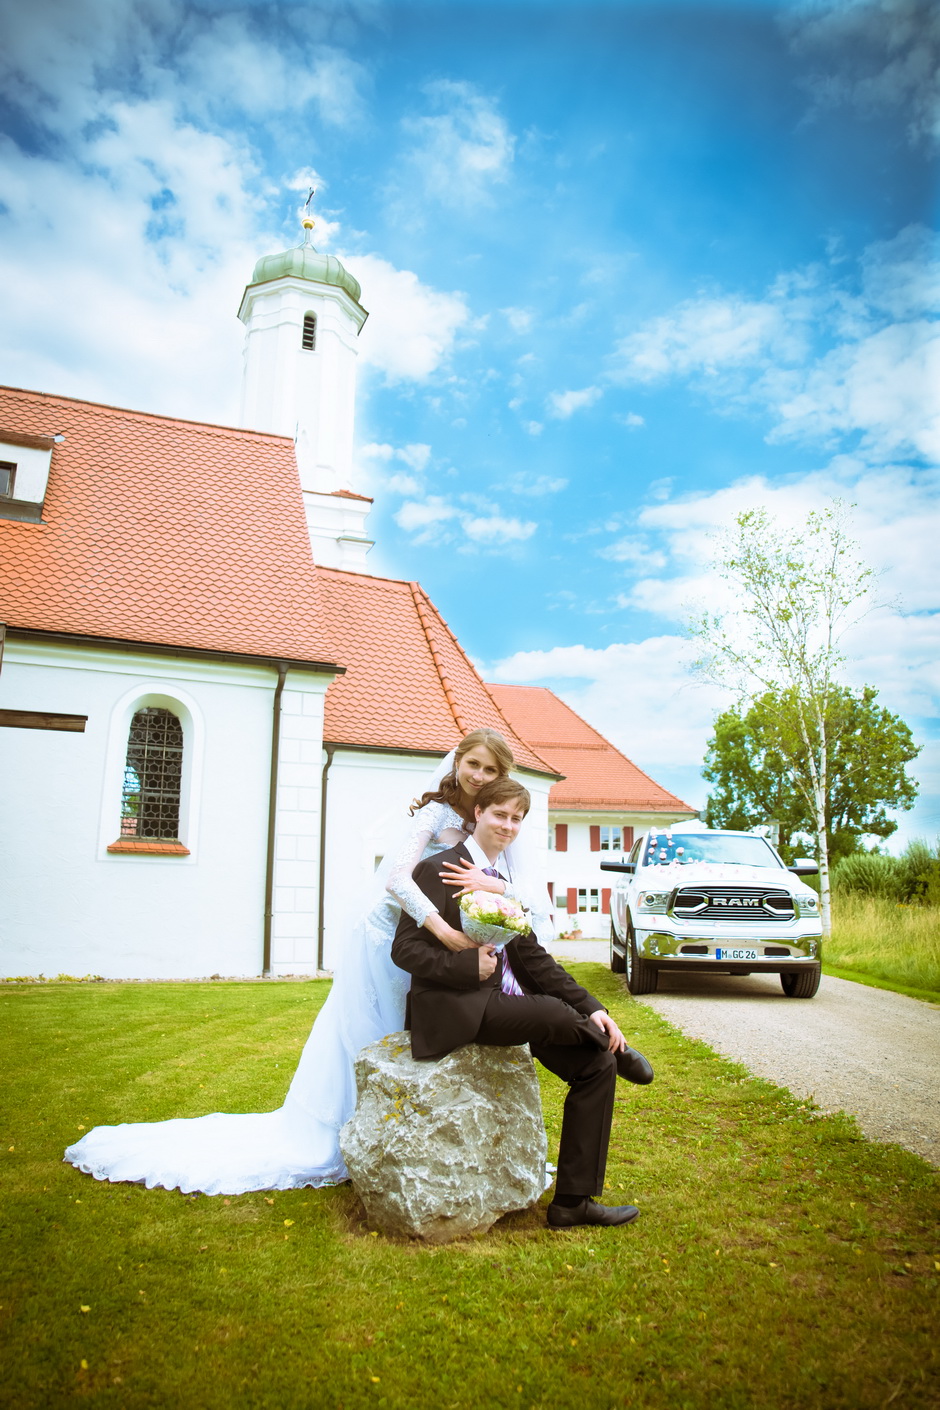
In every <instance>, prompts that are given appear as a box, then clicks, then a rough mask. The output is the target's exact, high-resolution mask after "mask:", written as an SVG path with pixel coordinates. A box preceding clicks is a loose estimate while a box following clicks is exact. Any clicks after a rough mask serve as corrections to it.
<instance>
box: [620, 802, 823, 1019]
mask: <svg viewBox="0 0 940 1410" xmlns="http://www.w3.org/2000/svg"><path fill="white" fill-rule="evenodd" d="M601 871H612V872H620V873H621V876H620V879H619V881H618V882H617V884H616V886H615V887H614V888H613V893H612V896H611V904H610V915H611V925H610V967H611V969H612V970H613V971H614V973H616V974H623V973H626V976H627V988H628V989H629V990H630V993H631V994H649V993H652V991H653V990H654V989H655V988H656V985H657V983H658V980H659V973H660V971H661V970H673V971H675V970H682V971H693V972H694V971H699V972H707V973H711V974H715V973H723V974H750V973H752V972H754V973H764V974H767V973H770V974H779V975H780V983H781V985H782V986H783V992H784V994H786V995H787V996H788V997H789V998H791V999H811V998H812V997H813V995H814V994H815V993H816V990H817V989H818V988H819V975H820V959H821V955H822V934H821V928H820V921H819V898H818V896H817V895H816V893H815V891H813V889H812V887H810V886H807V885H806V883H805V882H803V881H800V880H799V878H800V877H801V876H814V875H815V874H816V872H817V866H816V863H815V862H814V861H810V860H808V859H802V860H799V861H797V862H796V863H795V864H794V865H793V866H791V867H788V866H787V865H786V864H785V863H784V862H783V861H782V860H781V859H780V857H779V856H778V855H777V853H776V852H775V851H774V849H773V847H772V846H771V845H770V843H769V842H768V841H766V839H765V838H763V837H757V836H755V835H754V834H753V833H750V832H672V831H670V830H668V829H665V828H664V829H661V830H659V831H655V830H651V831H650V832H649V833H647V834H646V836H645V837H641V838H639V839H638V841H637V842H635V843H634V845H633V849H632V851H631V852H630V856H629V859H626V860H624V861H620V862H614V861H609V862H601Z"/></svg>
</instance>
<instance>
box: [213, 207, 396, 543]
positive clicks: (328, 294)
mask: <svg viewBox="0 0 940 1410" xmlns="http://www.w3.org/2000/svg"><path fill="white" fill-rule="evenodd" d="M312 195H313V193H312V192H311V196H310V197H308V198H307V203H306V205H305V206H304V212H303V216H302V222H301V223H302V225H303V229H304V238H303V241H302V242H301V244H299V245H295V246H294V247H293V248H292V249H289V250H282V251H281V252H280V253H279V254H273V255H265V256H263V258H261V259H259V260H258V263H257V264H256V265H255V269H254V273H253V275H252V279H251V283H250V284H249V285H248V287H247V288H246V289H245V292H244V295H243V296H242V301H241V307H240V308H239V310H238V316H239V318H240V319H241V321H242V322H243V323H244V324H245V327H246V329H247V333H246V336H245V367H244V379H243V383H242V406H241V425H242V426H245V427H249V428H251V429H252V430H256V431H273V432H275V433H277V434H278V435H282V436H292V437H293V439H294V444H295V447H296V452H297V468H298V471H299V473H300V485H301V489H302V491H303V497H304V506H305V509H306V513H307V525H308V528H309V530H310V540H311V544H312V546H313V553H314V558H315V560H316V561H317V562H319V563H322V564H325V565H326V566H328V567H337V568H358V569H359V570H360V571H361V570H362V569H363V567H364V566H365V556H366V554H367V553H368V551H369V549H370V548H371V547H372V540H371V539H370V538H368V537H367V535H366V533H365V519H366V517H367V515H368V513H369V509H370V507H371V503H372V502H371V500H369V499H367V498H365V497H364V496H362V495H359V494H357V493H356V486H355V485H354V483H353V427H354V424H355V415H356V359H357V357H358V352H359V348H358V342H357V340H358V337H359V333H360V332H361V330H362V327H363V324H364V323H365V321H366V319H367V318H368V316H369V315H368V313H367V312H366V310H365V309H364V308H363V307H362V305H361V303H360V302H359V299H360V295H361V290H360V287H359V284H358V282H357V280H355V279H354V278H353V276H352V275H351V274H350V273H349V271H348V270H347V269H346V268H345V267H344V265H343V264H342V262H341V261H340V260H338V259H337V258H336V256H335V255H324V254H320V253H319V252H318V251H317V250H316V249H315V247H314V245H313V243H312V231H313V227H314V219H313V216H312V215H311V214H310V209H309V207H310V199H311V197H312Z"/></svg>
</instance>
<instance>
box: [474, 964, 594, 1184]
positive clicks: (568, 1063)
mask: <svg viewBox="0 0 940 1410" xmlns="http://www.w3.org/2000/svg"><path fill="white" fill-rule="evenodd" d="M474 1041H475V1042H477V1043H482V1044H484V1045H485V1046H489V1047H503V1046H509V1045H513V1044H517V1043H528V1044H529V1045H530V1047H531V1049H532V1056H533V1057H534V1058H536V1059H537V1060H538V1061H539V1062H540V1063H542V1065H543V1066H544V1067H547V1068H548V1070H549V1072H554V1074H555V1076H556V1077H560V1078H561V1080H562V1081H563V1082H567V1084H568V1095H567V1096H566V1098H565V1107H564V1116H563V1118H562V1126H561V1140H560V1142H559V1148H558V1173H557V1175H556V1177H555V1190H556V1192H557V1193H558V1194H560V1195H600V1194H602V1193H603V1189H604V1172H605V1169H606V1167H607V1147H608V1145H609V1143H610V1124H611V1120H612V1117H613V1112H614V1095H615V1092H616V1086H617V1061H616V1058H615V1057H614V1055H613V1053H611V1052H609V1051H608V1049H607V1036H606V1034H604V1033H602V1032H601V1030H600V1029H599V1028H598V1027H597V1025H596V1024H594V1023H592V1022H591V1021H590V1019H588V1018H585V1017H584V1016H583V1015H582V1014H579V1013H578V1012H577V1010H576V1009H573V1008H572V1007H571V1006H570V1004H566V1003H564V1002H563V1001H562V1000H561V999H555V998H552V997H550V996H549V995H545V994H530V995H526V996H525V997H524V998H513V997H511V996H509V995H507V994H503V993H501V992H500V990H498V989H494V990H493V991H492V992H491V994H490V997H489V999H488V1001H487V1005H486V1011H485V1013H484V1015H483V1022H482V1024H481V1025H480V1030H479V1032H478V1033H477V1035H476V1039H475V1040H474Z"/></svg>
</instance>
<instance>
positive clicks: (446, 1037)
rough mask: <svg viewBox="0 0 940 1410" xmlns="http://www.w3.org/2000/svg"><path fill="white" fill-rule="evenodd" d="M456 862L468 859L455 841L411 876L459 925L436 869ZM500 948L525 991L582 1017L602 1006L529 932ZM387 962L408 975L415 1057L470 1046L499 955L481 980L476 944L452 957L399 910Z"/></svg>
mask: <svg viewBox="0 0 940 1410" xmlns="http://www.w3.org/2000/svg"><path fill="white" fill-rule="evenodd" d="M461 860H465V861H471V860H472V858H471V856H470V853H469V852H468V851H467V849H466V847H464V846H463V844H462V843H458V845H457V846H456V847H450V848H448V850H447V851H446V852H439V853H438V854H437V856H436V857H428V858H427V860H426V861H423V862H420V863H419V864H418V866H417V867H416V869H415V873H414V879H415V881H416V882H417V884H418V886H420V887H421V890H422V891H423V892H424V894H425V896H427V897H428V899H429V900H430V901H433V902H434V904H435V906H436V907H437V909H438V910H439V911H440V913H441V915H442V916H443V917H444V919H445V920H446V921H447V923H448V924H449V925H452V926H453V928H454V929H455V930H460V929H461V924H460V915H461V911H460V907H459V905H458V904H457V901H456V899H455V897H454V888H453V887H451V886H445V885H444V883H443V881H442V880H441V878H440V870H441V867H442V866H443V864H444V863H445V862H457V861H461ZM506 952H507V954H508V955H509V963H510V964H511V965H512V972H513V974H514V975H515V976H516V978H517V979H518V981H519V984H520V985H521V987H522V990H523V992H524V993H526V994H550V995H552V996H553V997H554V998H556V999H563V1000H564V1001H565V1003H567V1004H570V1005H571V1007H572V1008H574V1009H577V1011H578V1013H582V1014H584V1015H585V1016H587V1015H590V1014H592V1013H595V1012H596V1011H597V1010H598V1009H603V1007H604V1005H603V1004H602V1003H600V1002H599V1001H598V1000H597V999H595V998H594V996H593V995H592V994H589V993H588V991H587V990H586V989H582V987H581V985H580V984H576V983H575V981H574V980H573V979H572V978H571V975H570V974H568V973H567V972H566V971H565V970H563V969H562V967H561V965H558V964H556V963H555V961H554V960H553V959H552V957H551V955H550V954H549V953H548V951H547V950H543V949H542V946H541V945H540V944H539V943H538V941H537V940H536V939H535V937H534V936H532V935H522V936H520V937H519V938H518V939H516V940H511V941H510V942H509V944H508V945H507V946H506ZM392 959H393V960H394V961H395V963H396V964H397V965H398V967H399V969H404V970H407V971H408V973H409V974H410V975H411V976H412V979H411V993H410V995H409V996H408V1006H407V1010H406V1015H405V1024H406V1026H407V1027H409V1028H410V1029H411V1051H412V1053H413V1055H414V1056H415V1057H416V1058H429V1057H443V1056H444V1055H445V1054H446V1053H450V1052H453V1050H454V1048H460V1047H462V1046H463V1045H464V1044H465V1043H472V1042H473V1040H474V1038H475V1037H476V1035H477V1033H478V1032H479V1029H480V1024H481V1023H482V1021H483V1012H484V1010H485V1008H486V1004H487V1000H488V999H489V997H490V994H491V992H492V991H493V990H494V989H496V988H498V987H499V983H500V978H501V975H502V959H501V958H500V959H499V960H498V962H497V965H496V970H495V973H493V974H492V975H491V976H490V977H489V979H483V980H481V979H480V968H479V960H478V951H477V949H476V947H474V948H473V949H472V950H460V951H459V952H458V953H457V954H454V952H453V951H452V950H448V948H447V946H446V945H442V944H441V942H440V940H437V939H435V937H434V936H433V935H432V934H431V932H430V931H429V930H425V928H424V926H423V925H418V924H417V923H416V922H415V921H414V920H412V918H411V916H410V915H408V914H407V912H404V911H403V912H402V917H401V920H400V921H399V923H398V929H397V931H396V932H395V939H394V940H393V941H392Z"/></svg>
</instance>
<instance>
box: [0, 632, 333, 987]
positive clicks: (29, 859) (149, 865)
mask: <svg viewBox="0 0 940 1410" xmlns="http://www.w3.org/2000/svg"><path fill="white" fill-rule="evenodd" d="M328 680H329V678H328V677H325V676H324V677H320V676H316V675H313V674H312V673H311V674H309V675H307V674H304V675H302V676H301V675H300V673H293V672H292V673H291V675H290V676H289V677H288V688H287V689H286V690H285V692H284V696H283V704H284V721H285V723H284V728H283V731H282V737H284V738H285V742H288V741H291V740H292V735H293V734H294V733H296V731H294V730H293V729H292V726H291V724H290V721H291V720H292V719H293V718H294V717H295V716H296V718H298V719H300V720H304V721H306V722H307V724H306V732H307V738H306V741H305V742H306V743H307V744H308V745H309V746H311V748H312V751H313V763H312V766H311V767H312V774H313V775H314V776H315V777H316V782H317V784H318V781H319V755H320V748H321V740H322V697H323V694H324V692H325V689H326V686H327V684H328ZM275 684H276V672H275V671H274V670H273V669H271V668H266V667H262V666H252V665H240V664H235V663H233V664H226V663H215V662H210V661H198V662H197V661H186V660H183V659H181V658H171V657H159V656H156V655H149V654H148V655H144V654H140V655H133V654H130V653H122V652H117V651H105V650H101V651H95V650H89V649H86V648H82V647H72V646H51V645H49V646H36V645H33V644H24V643H20V642H9V641H8V643H7V647H6V651H5V655H4V661H3V670H2V675H0V699H2V703H3V705H4V707H5V708H8V709H24V710H43V711H59V712H65V713H70V714H82V715H87V716H88V723H87V726H86V729H85V732H84V733H83V734H77V733H75V734H73V733H60V732H55V731H47V730H24V729H9V728H6V729H0V779H2V801H0V857H2V865H3V872H4V883H3V886H2V889H0V969H2V973H3V974H4V975H35V974H40V973H42V974H46V975H55V974H59V973H66V974H76V975H84V974H100V975H103V976H105V977H107V978H187V977H198V976H204V975H211V974H214V973H219V974H224V975H254V974H258V973H260V970H261V963H262V936H263V911H264V869H265V852H266V839H267V819H268V796H269V780H270V757H271V755H270V749H271V722H272V702H273V694H274V687H275ZM298 701H299V709H298ZM311 701H312V702H313V703H312V704H311V703H310V702H311ZM148 704H159V705H164V706H166V707H167V708H169V709H172V710H174V713H176V714H178V715H179V716H180V718H181V719H182V721H183V729H184V780H183V800H182V804H183V805H182V809H181V827H180V836H181V840H182V841H183V842H184V843H185V845H186V846H187V847H189V849H190V855H189V856H188V857H163V856H145V855H140V856H128V855H119V856H115V855H113V854H110V853H109V852H108V851H107V847H108V844H109V843H110V842H113V841H115V840H116V839H117V838H118V836H119V833H120V798H121V780H122V777H123V768H124V758H125V754H126V747H127V728H128V725H129V723H130V718H131V716H132V714H133V712H134V710H135V709H137V708H140V707H141V706H143V705H148ZM295 783H296V784H297V786H298V787H299V782H298V781H297V780H294V779H292V780H291V782H290V784H287V783H286V782H285V783H284V787H285V788H293V787H294V786H295ZM290 804H296V806H289V805H290ZM278 829H279V840H286V839H289V838H292V837H296V836H297V835H299V834H303V835H304V836H306V837H308V838H312V842H311V846H312V847H313V848H314V849H316V847H317V846H318V842H319V792H318V788H317V787H315V788H314V790H313V796H312V797H311V796H306V797H305V798H304V799H303V801H302V802H301V800H300V798H299V796H294V795H293V794H288V795H287V796H285V797H283V799H282V803H281V806H280V807H279V814H278ZM313 878H314V879H313V883H312V884H313V887H314V888H315V887H316V870H315V869H314V871H313ZM278 903H280V909H278ZM296 906H297V896H296V894H294V892H293V888H292V887H291V886H289V885H288V884H287V882H286V881H285V882H284V886H283V890H282V894H281V895H280V896H276V904H275V916H274V934H275V954H276V955H277V956H278V958H279V960H280V961H281V962H282V963H284V962H285V950H284V949H283V948H282V949H280V950H279V946H282V945H283V946H284V947H286V948H287V949H289V951H290V955H289V958H290V961H291V962H293V961H294V959H295V956H296V952H297V949H298V943H299V945H300V947H305V949H304V953H305V955H306V957H307V958H308V959H309V957H310V954H311V951H315V922H316V904H315V899H314V904H313V908H312V915H309V914H308V916H307V919H306V920H305V921H304V922H303V927H302V933H301V934H300V935H289V936H287V935H284V934H283V929H284V924H283V923H284V920H285V918H286V917H287V916H289V915H291V916H295V915H296V913H297V912H296ZM286 929H287V930H291V929H297V926H296V922H295V921H293V922H292V921H288V923H287V926H286Z"/></svg>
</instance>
